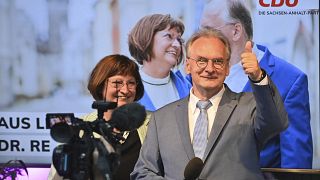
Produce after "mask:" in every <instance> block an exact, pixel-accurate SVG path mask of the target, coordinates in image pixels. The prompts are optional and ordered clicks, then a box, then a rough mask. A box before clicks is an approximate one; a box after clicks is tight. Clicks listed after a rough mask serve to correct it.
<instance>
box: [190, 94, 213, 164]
mask: <svg viewBox="0 0 320 180" xmlns="http://www.w3.org/2000/svg"><path fill="white" fill-rule="evenodd" d="M211 105H212V104H211V102H210V101H209V100H207V101H201V100H200V101H198V103H197V108H199V109H200V114H199V116H198V118H197V121H196V125H195V128H194V133H193V150H194V154H195V156H196V157H199V158H201V159H202V158H203V155H204V151H205V150H206V146H207V139H208V114H207V109H208V108H209V107H210V106H211Z"/></svg>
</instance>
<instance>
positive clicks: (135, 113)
mask: <svg viewBox="0 0 320 180" xmlns="http://www.w3.org/2000/svg"><path fill="white" fill-rule="evenodd" d="M146 116H147V113H146V109H145V107H144V106H142V105H140V104H139V103H136V102H133V103H129V104H125V105H123V106H120V107H118V108H117V109H115V110H114V111H113V112H112V115H111V119H110V120H109V121H108V123H109V124H110V125H111V126H112V127H115V128H117V129H118V130H119V131H121V132H122V131H133V130H136V129H138V128H139V127H140V126H141V125H142V124H143V123H144V120H145V119H146Z"/></svg>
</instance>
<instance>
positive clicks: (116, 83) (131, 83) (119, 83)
mask: <svg viewBox="0 0 320 180" xmlns="http://www.w3.org/2000/svg"><path fill="white" fill-rule="evenodd" d="M108 82H110V85H111V87H113V88H117V89H118V88H122V87H123V86H124V84H126V85H127V87H128V89H135V88H136V87H137V82H136V81H127V82H124V81H122V80H112V81H110V80H108Z"/></svg>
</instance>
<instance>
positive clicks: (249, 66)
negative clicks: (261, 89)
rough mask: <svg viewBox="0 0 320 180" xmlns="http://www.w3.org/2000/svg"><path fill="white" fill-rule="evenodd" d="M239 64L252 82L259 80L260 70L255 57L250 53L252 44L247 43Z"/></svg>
mask: <svg viewBox="0 0 320 180" xmlns="http://www.w3.org/2000/svg"><path fill="white" fill-rule="evenodd" d="M241 64H242V68H243V70H244V72H245V73H246V74H247V75H248V76H249V78H250V79H251V80H253V81H258V80H260V78H261V76H262V70H261V69H260V66H259V63H258V60H257V57H256V55H255V54H254V53H253V52H252V43H251V41H247V42H246V45H245V48H244V52H243V53H242V54H241Z"/></svg>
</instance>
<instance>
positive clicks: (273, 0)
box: [259, 0, 298, 7]
mask: <svg viewBox="0 0 320 180" xmlns="http://www.w3.org/2000/svg"><path fill="white" fill-rule="evenodd" d="M278 1H279V2H278ZM291 1H292V0H271V4H268V3H265V2H264V0H259V4H260V6H262V7H280V6H283V4H284V3H285V5H286V6H288V7H295V6H297V4H298V0H293V2H291Z"/></svg>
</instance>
